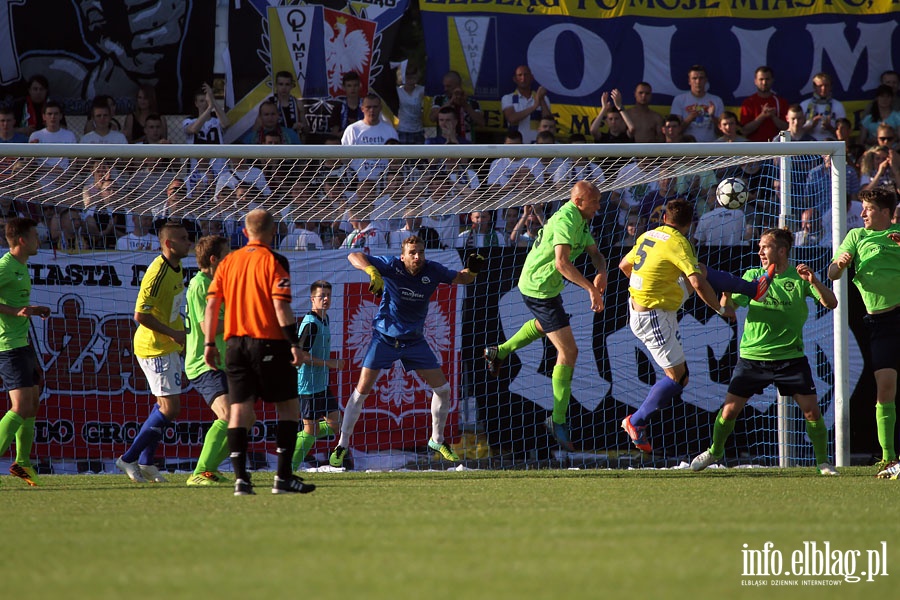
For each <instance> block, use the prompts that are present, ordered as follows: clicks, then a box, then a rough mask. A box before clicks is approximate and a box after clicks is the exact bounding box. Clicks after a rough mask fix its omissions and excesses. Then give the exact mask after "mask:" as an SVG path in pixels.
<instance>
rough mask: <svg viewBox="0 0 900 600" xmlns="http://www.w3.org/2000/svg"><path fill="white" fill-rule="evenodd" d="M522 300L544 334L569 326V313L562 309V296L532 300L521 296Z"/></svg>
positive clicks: (523, 295)
mask: <svg viewBox="0 0 900 600" xmlns="http://www.w3.org/2000/svg"><path fill="white" fill-rule="evenodd" d="M522 300H523V301H524V302H525V306H527V307H528V310H530V311H531V314H533V315H534V318H535V319H537V322H538V323H540V325H541V329H543V330H544V333H552V332H554V331H559V330H560V329H564V328H566V327H568V326H569V313H567V312H566V309H565V308H563V301H562V296H554V297H553V298H532V297H531V296H526V295H525V294H522Z"/></svg>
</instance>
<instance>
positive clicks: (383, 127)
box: [341, 94, 400, 146]
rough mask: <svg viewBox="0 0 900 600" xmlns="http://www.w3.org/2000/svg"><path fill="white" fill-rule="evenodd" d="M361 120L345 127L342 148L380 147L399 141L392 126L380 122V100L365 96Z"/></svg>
mask: <svg viewBox="0 0 900 600" xmlns="http://www.w3.org/2000/svg"><path fill="white" fill-rule="evenodd" d="M362 110H363V119H362V121H356V122H355V123H351V124H350V125H347V128H346V129H345V130H344V135H343V136H342V137H341V145H342V146H380V145H383V144H386V143H387V141H388V140H391V139H393V140H397V139H400V138H399V136H398V135H397V130H396V129H394V126H393V125H391V124H390V123H387V122H386V121H382V120H381V98H379V97H378V96H377V95H375V94H367V95H366V97H365V98H364V99H363V101H362Z"/></svg>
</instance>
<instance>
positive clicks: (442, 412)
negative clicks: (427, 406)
mask: <svg viewBox="0 0 900 600" xmlns="http://www.w3.org/2000/svg"><path fill="white" fill-rule="evenodd" d="M432 391H433V393H432V395H431V439H433V440H434V441H435V442H437V443H438V444H443V443H444V426H445V425H446V424H447V413H449V412H450V384H449V383H445V384H444V385H442V386H441V387H439V388H435V389H434V390H432Z"/></svg>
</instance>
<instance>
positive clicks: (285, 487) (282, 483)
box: [272, 475, 316, 494]
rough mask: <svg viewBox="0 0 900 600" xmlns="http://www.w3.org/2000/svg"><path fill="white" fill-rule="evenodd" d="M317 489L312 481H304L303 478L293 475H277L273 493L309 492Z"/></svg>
mask: <svg viewBox="0 0 900 600" xmlns="http://www.w3.org/2000/svg"><path fill="white" fill-rule="evenodd" d="M315 489H316V486H315V485H314V484H312V483H303V478H301V477H297V476H296V475H291V476H290V477H289V478H288V479H282V478H281V477H279V476H277V475H276V476H275V483H273V484H272V493H273V494H308V493H310V492H312V491H314V490H315Z"/></svg>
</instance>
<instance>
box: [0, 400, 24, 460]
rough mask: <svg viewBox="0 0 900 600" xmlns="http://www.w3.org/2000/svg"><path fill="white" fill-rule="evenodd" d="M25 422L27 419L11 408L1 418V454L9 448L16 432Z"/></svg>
mask: <svg viewBox="0 0 900 600" xmlns="http://www.w3.org/2000/svg"><path fill="white" fill-rule="evenodd" d="M24 423H25V419H23V418H22V417H20V416H19V415H17V414H16V413H14V412H13V411H11V410H8V411H6V414H5V415H3V418H2V419H0V456H2V455H4V454H6V451H7V450H9V447H10V445H11V444H12V441H13V438H15V437H16V432H17V431H18V430H19V428H20V427H21V426H22V425H23V424H24Z"/></svg>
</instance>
